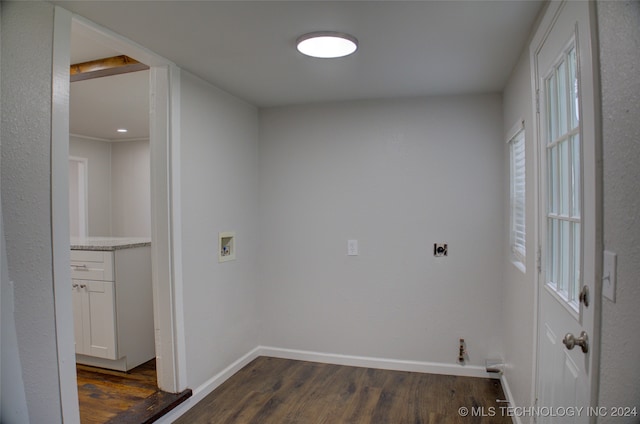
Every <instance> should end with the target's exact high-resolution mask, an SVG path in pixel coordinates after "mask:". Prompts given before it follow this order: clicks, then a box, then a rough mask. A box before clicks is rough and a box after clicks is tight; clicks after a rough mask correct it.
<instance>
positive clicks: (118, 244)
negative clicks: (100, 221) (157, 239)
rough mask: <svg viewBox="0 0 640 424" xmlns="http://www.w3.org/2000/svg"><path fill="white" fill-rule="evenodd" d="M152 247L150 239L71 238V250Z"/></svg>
mask: <svg viewBox="0 0 640 424" xmlns="http://www.w3.org/2000/svg"><path fill="white" fill-rule="evenodd" d="M142 246H151V238H150V237H83V238H78V237H71V250H118V249H130V248H133V247H142Z"/></svg>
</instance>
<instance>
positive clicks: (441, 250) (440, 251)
mask: <svg viewBox="0 0 640 424" xmlns="http://www.w3.org/2000/svg"><path fill="white" fill-rule="evenodd" d="M447 253H448V249H447V243H434V244H433V256H436V257H440V256H447Z"/></svg>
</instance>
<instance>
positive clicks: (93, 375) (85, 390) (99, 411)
mask: <svg viewBox="0 0 640 424" xmlns="http://www.w3.org/2000/svg"><path fill="white" fill-rule="evenodd" d="M76 372H77V380H78V400H79V402H80V422H81V423H82V424H104V423H132V424H133V423H135V424H139V423H150V422H153V421H155V420H157V419H158V418H159V417H160V416H162V415H164V414H166V413H167V412H168V411H170V410H171V409H173V408H175V407H176V406H177V405H178V404H180V403H182V402H184V401H185V400H186V399H187V398H188V397H190V396H191V390H186V391H185V392H183V393H179V394H172V393H166V392H163V391H161V390H159V389H158V386H157V374H156V364H155V360H151V361H149V362H147V363H145V364H142V365H140V366H139V367H136V368H134V369H133V370H131V371H130V372H128V373H125V372H119V371H112V370H106V369H102V368H93V367H89V366H85V365H79V364H78V365H76Z"/></svg>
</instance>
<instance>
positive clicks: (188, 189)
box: [180, 71, 258, 388]
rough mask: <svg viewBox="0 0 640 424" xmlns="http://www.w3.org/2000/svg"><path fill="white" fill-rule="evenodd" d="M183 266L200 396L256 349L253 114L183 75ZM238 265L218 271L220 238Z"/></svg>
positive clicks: (189, 345) (192, 381) (193, 380)
mask: <svg viewBox="0 0 640 424" xmlns="http://www.w3.org/2000/svg"><path fill="white" fill-rule="evenodd" d="M181 76H182V77H181V82H180V84H181V94H180V97H181V104H180V106H181V117H182V118H181V123H180V125H181V129H182V130H181V152H180V154H181V162H180V166H181V196H182V245H183V251H182V258H183V260H182V266H183V282H184V283H183V284H184V289H183V290H184V305H185V307H184V319H185V325H184V328H185V338H186V354H187V360H186V363H187V368H188V369H187V374H188V375H187V378H188V385H189V387H191V388H197V387H199V386H200V385H202V384H203V383H204V382H205V381H206V380H208V379H209V378H211V377H212V376H214V375H215V374H216V373H218V372H220V371H222V370H223V369H224V368H226V367H227V366H229V365H230V364H231V363H232V362H234V361H236V360H237V359H238V358H240V357H241V356H242V355H244V354H246V353H248V352H249V351H250V350H251V349H253V348H255V347H256V346H257V345H258V336H257V321H258V316H257V305H256V303H257V298H256V285H257V280H258V274H257V266H256V265H257V255H258V251H257V245H258V225H257V224H258V114H257V110H256V108H255V107H253V106H250V105H248V104H246V103H243V102H241V101H239V100H238V99H236V98H234V97H232V96H230V95H228V94H226V93H224V92H222V91H220V90H218V89H216V88H215V87H213V86H211V85H209V84H208V83H206V82H204V81H202V80H200V79H198V78H197V77H195V76H192V75H190V74H189V73H187V72H185V71H182V72H181ZM222 231H235V233H236V258H237V259H236V260H235V261H230V262H225V263H218V233H219V232H222Z"/></svg>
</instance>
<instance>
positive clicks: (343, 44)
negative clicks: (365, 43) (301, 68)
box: [296, 31, 358, 59]
mask: <svg viewBox="0 0 640 424" xmlns="http://www.w3.org/2000/svg"><path fill="white" fill-rule="evenodd" d="M296 43H297V45H298V51H299V52H300V53H302V54H305V55H307V56H311V57H319V58H323V59H330V58H336V57H344V56H349V55H350V54H352V53H354V52H355V51H356V50H357V49H358V40H357V39H356V37H354V36H352V35H349V34H344V33H342V32H333V31H320V32H311V33H309V34H304V35H301V36H300V37H298V40H297V41H296Z"/></svg>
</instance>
